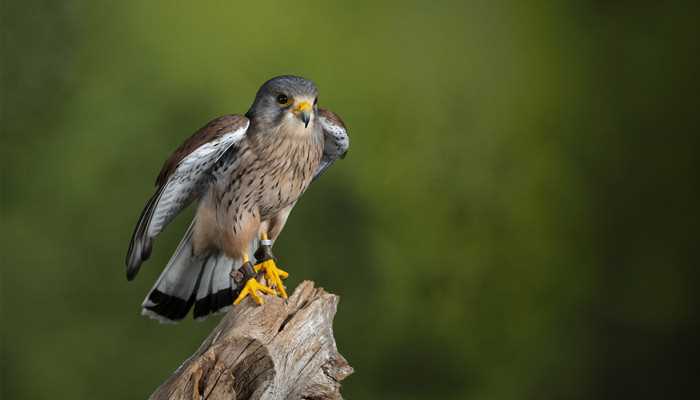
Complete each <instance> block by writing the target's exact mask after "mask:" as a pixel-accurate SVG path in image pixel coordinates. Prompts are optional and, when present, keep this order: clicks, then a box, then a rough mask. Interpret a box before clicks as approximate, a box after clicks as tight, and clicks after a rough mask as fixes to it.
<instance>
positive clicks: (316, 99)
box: [314, 97, 318, 105]
mask: <svg viewBox="0 0 700 400" xmlns="http://www.w3.org/2000/svg"><path fill="white" fill-rule="evenodd" d="M316 104H318V97H316V98H315V99H314V105H316Z"/></svg>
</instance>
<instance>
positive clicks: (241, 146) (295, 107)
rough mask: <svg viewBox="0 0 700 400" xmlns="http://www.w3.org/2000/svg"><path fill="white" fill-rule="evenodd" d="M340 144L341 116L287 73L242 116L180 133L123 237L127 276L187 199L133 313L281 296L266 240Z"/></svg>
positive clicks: (178, 316)
mask: <svg viewBox="0 0 700 400" xmlns="http://www.w3.org/2000/svg"><path fill="white" fill-rule="evenodd" d="M349 145H350V140H349V136H348V133H347V129H346V127H345V123H344V122H343V120H342V119H341V118H340V117H339V116H338V115H337V114H335V113H333V112H331V111H329V110H327V109H324V108H320V107H319V105H318V88H317V86H316V84H315V83H314V82H312V81H311V80H308V79H306V78H303V77H300V76H294V75H283V76H277V77H274V78H272V79H270V80H268V81H266V82H265V83H264V84H263V85H262V86H261V87H260V89H259V90H258V91H257V93H256V95H255V98H254V100H253V103H252V105H251V106H250V108H249V110H248V112H246V113H245V114H244V115H238V114H232V115H224V116H222V117H219V118H216V119H214V120H212V121H210V122H209V123H207V124H206V125H205V126H204V127H202V128H201V129H199V130H198V131H196V132H195V133H194V134H193V135H192V136H190V137H189V138H188V139H186V140H185V141H184V143H182V145H181V146H180V147H178V148H177V149H176V150H175V152H174V153H173V154H172V155H171V156H170V157H169V158H168V159H167V160H166V161H165V163H164V164H163V167H162V168H161V170H160V173H159V174H158V176H157V178H156V183H155V193H154V194H153V195H152V196H151V197H150V199H149V200H148V201H147V202H146V205H145V207H144V208H143V211H142V212H141V215H140V216H139V219H138V222H137V224H136V227H135V229H134V232H133V234H132V237H131V241H130V243H129V249H128V252H127V256H126V277H127V280H129V281H131V280H133V279H134V278H135V277H136V274H137V273H138V271H139V269H140V267H141V264H142V263H143V262H144V261H146V260H147V259H148V258H149V257H150V255H151V251H152V249H153V243H154V239H155V238H156V237H157V236H158V235H159V234H160V233H161V232H162V231H163V229H164V228H165V227H166V226H167V225H168V224H169V223H170V222H171V221H172V220H173V219H174V218H175V216H176V215H177V214H178V213H180V212H181V211H182V210H184V209H186V208H187V207H188V206H189V205H191V204H192V203H195V204H196V206H195V207H196V211H195V213H194V217H193V218H192V221H191V223H190V225H189V227H188V228H187V230H186V232H185V234H184V236H183V238H182V239H181V241H180V243H179V245H178V246H177V248H176V250H175V252H174V253H173V255H172V256H171V258H170V260H169V261H168V263H167V264H166V266H165V268H164V269H163V271H162V272H161V274H160V276H159V277H158V279H157V280H156V282H155V284H154V285H153V287H152V289H151V290H150V291H149V292H148V294H147V296H146V298H145V300H144V301H143V303H142V306H141V307H142V314H143V315H145V316H148V317H151V318H154V319H156V320H159V321H161V322H177V321H179V320H182V319H183V318H185V317H186V316H187V314H188V313H189V310H190V309H191V308H192V307H193V306H194V310H193V317H194V319H197V320H199V319H203V318H206V317H207V316H208V315H210V314H213V313H218V312H224V311H226V310H228V309H229V308H230V307H231V306H233V305H235V304H240V303H241V302H242V301H245V299H246V298H248V297H250V298H252V300H253V301H254V302H255V303H257V304H262V303H263V302H264V300H263V298H262V297H261V295H260V294H261V293H264V294H269V295H274V296H280V297H282V298H287V292H286V289H285V286H284V284H283V282H282V280H283V279H286V278H287V277H288V276H289V274H288V272H287V271H285V270H283V269H281V268H280V267H279V266H278V265H277V258H276V257H275V255H274V254H273V252H272V247H273V245H274V243H275V241H276V240H277V238H278V236H279V234H280V232H281V231H282V229H283V228H284V226H285V223H286V222H287V218H288V217H289V214H290V212H291V211H292V209H293V208H294V205H295V204H296V203H297V201H298V200H299V198H300V197H301V195H302V194H303V193H304V192H305V191H306V189H307V188H308V187H309V185H310V184H311V183H312V182H313V181H315V180H316V179H318V177H319V176H321V175H322V174H323V173H324V172H325V171H326V170H327V169H328V167H330V166H331V165H332V164H333V163H334V162H335V161H336V160H338V159H341V158H344V157H345V155H346V153H347V151H348V147H349ZM262 277H264V278H265V282H264V283H261V281H262Z"/></svg>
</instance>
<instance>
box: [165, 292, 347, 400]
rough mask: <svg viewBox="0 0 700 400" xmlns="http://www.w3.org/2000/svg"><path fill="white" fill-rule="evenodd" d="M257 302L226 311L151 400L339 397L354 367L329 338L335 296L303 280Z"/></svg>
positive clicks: (269, 399)
mask: <svg viewBox="0 0 700 400" xmlns="http://www.w3.org/2000/svg"><path fill="white" fill-rule="evenodd" d="M264 299H265V304H264V305H262V306H257V305H255V304H253V302H252V301H251V300H250V299H246V300H245V301H244V302H243V303H241V304H240V305H238V306H235V307H233V308H232V309H231V310H230V311H229V312H228V314H226V315H225V316H224V317H223V318H222V320H221V322H220V323H219V325H218V326H217V327H216V328H215V329H214V330H213V331H212V332H211V334H210V335H209V337H208V338H207V339H206V340H204V343H202V345H201V346H200V347H199V349H198V350H197V351H196V352H195V353H194V354H193V355H192V356H191V357H190V358H189V359H187V360H186V361H185V362H184V363H183V364H182V365H181V366H180V367H179V368H178V369H177V371H175V373H174V374H173V375H172V376H171V377H170V378H168V380H167V381H165V382H164V383H163V384H162V385H161V386H160V387H159V388H158V389H156V391H155V392H154V393H153V394H152V395H151V399H157V400H163V399H207V400H220V399H238V400H241V399H256V400H257V399H265V400H271V399H342V397H341V396H340V381H342V380H343V379H345V378H346V377H347V376H348V375H350V374H351V373H352V372H353V370H352V367H350V365H348V363H347V361H345V358H343V356H342V355H340V353H338V350H337V349H336V345H335V339H334V338H333V328H332V323H333V317H334V316H335V312H336V307H337V305H338V296H336V295H333V294H329V293H327V292H326V291H324V290H323V289H322V288H315V287H314V284H313V282H309V281H304V282H302V283H301V284H300V285H299V286H298V287H297V288H296V290H295V291H294V293H293V294H292V295H291V296H290V297H289V299H288V300H287V301H285V300H283V299H281V298H278V297H271V296H265V298H264Z"/></svg>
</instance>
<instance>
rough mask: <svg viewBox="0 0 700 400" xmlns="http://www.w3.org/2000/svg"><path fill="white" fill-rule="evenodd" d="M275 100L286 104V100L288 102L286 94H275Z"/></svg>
mask: <svg viewBox="0 0 700 400" xmlns="http://www.w3.org/2000/svg"><path fill="white" fill-rule="evenodd" d="M277 102H278V103H280V104H287V102H289V99H288V98H287V96H285V95H283V94H281V95H279V96H277Z"/></svg>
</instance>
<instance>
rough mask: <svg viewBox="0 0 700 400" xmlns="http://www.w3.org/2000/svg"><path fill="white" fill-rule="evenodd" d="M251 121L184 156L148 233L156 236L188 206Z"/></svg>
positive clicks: (160, 198) (170, 178)
mask: <svg viewBox="0 0 700 400" xmlns="http://www.w3.org/2000/svg"><path fill="white" fill-rule="evenodd" d="M248 125H249V123H246V124H245V126H243V127H241V128H239V129H237V130H235V131H232V132H229V133H226V134H224V135H222V136H220V137H218V138H216V139H214V140H212V141H210V142H207V143H205V144H203V145H201V146H199V147H198V148H197V149H196V150H195V151H193V152H192V153H190V154H189V155H188V156H187V157H185V158H183V159H182V161H180V163H179V164H178V166H177V168H176V169H175V171H173V173H172V174H171V175H170V177H169V178H168V181H167V182H166V184H165V185H163V190H161V193H160V195H159V196H158V199H157V200H156V208H155V210H153V217H152V218H151V222H150V223H149V225H148V236H150V237H155V236H156V235H158V234H159V233H160V232H161V231H162V230H163V228H164V227H165V226H166V225H167V224H168V223H169V222H170V221H171V220H172V219H173V218H174V217H175V216H176V215H177V214H178V213H179V212H180V210H182V209H183V208H185V207H186V206H187V205H188V204H189V203H190V201H192V199H193V196H194V195H196V194H198V193H200V192H201V191H202V190H203V189H204V186H205V185H206V182H207V174H208V173H209V171H210V169H211V167H212V166H213V165H214V164H216V162H217V161H218V160H219V158H221V156H222V155H223V154H224V153H225V152H226V150H228V149H229V148H230V147H231V146H232V145H234V144H235V143H237V142H239V141H240V140H241V139H243V137H244V136H245V133H246V130H247V129H248Z"/></svg>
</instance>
